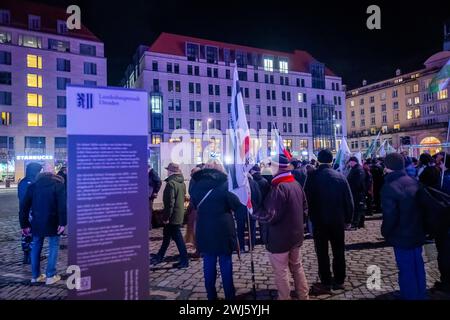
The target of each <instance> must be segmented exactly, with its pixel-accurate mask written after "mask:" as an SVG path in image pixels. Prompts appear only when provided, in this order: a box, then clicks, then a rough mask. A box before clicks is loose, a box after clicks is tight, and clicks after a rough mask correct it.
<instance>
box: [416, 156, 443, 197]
mask: <svg viewBox="0 0 450 320" xmlns="http://www.w3.org/2000/svg"><path fill="white" fill-rule="evenodd" d="M419 162H420V166H419V169H418V171H417V176H418V177H419V181H420V182H421V183H423V184H424V185H425V186H427V187H432V188H435V189H439V188H440V186H441V170H440V169H439V167H437V166H436V165H435V163H434V160H433V157H432V156H431V155H429V154H428V153H422V154H421V155H420V157H419Z"/></svg>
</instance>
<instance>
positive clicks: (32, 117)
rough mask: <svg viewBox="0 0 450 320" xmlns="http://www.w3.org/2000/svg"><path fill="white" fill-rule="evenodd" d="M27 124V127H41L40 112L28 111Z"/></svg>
mask: <svg viewBox="0 0 450 320" xmlns="http://www.w3.org/2000/svg"><path fill="white" fill-rule="evenodd" d="M28 126H29V127H42V114H39V113H29V114H28Z"/></svg>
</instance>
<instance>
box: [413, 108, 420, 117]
mask: <svg viewBox="0 0 450 320" xmlns="http://www.w3.org/2000/svg"><path fill="white" fill-rule="evenodd" d="M414 116H415V117H416V118H420V109H416V110H414Z"/></svg>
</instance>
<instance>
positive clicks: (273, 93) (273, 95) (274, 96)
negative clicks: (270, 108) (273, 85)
mask: <svg viewBox="0 0 450 320" xmlns="http://www.w3.org/2000/svg"><path fill="white" fill-rule="evenodd" d="M276 99H277V97H276V95H275V90H272V100H276Z"/></svg>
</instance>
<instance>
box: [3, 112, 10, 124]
mask: <svg viewBox="0 0 450 320" xmlns="http://www.w3.org/2000/svg"><path fill="white" fill-rule="evenodd" d="M1 116H2V118H1V122H0V124H1V125H2V126H10V125H11V112H2V113H1Z"/></svg>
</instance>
